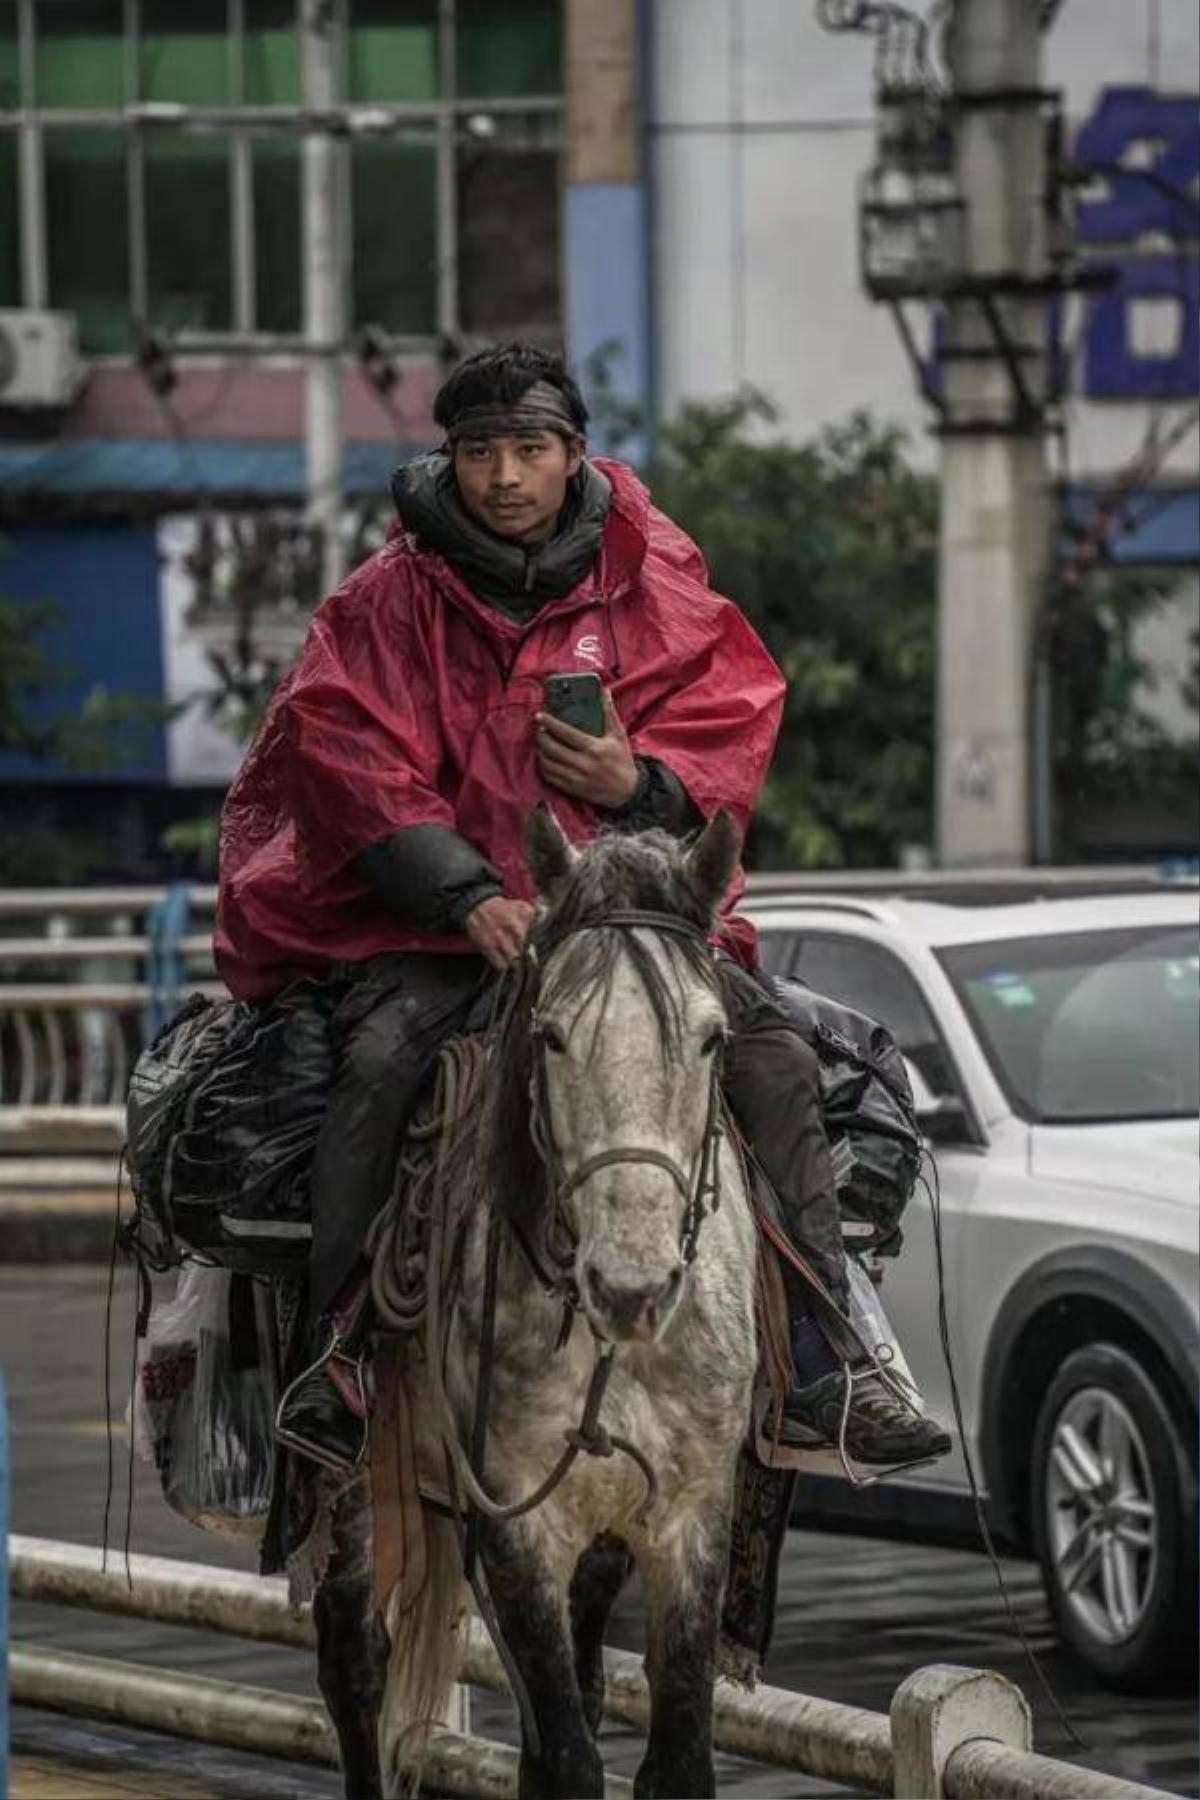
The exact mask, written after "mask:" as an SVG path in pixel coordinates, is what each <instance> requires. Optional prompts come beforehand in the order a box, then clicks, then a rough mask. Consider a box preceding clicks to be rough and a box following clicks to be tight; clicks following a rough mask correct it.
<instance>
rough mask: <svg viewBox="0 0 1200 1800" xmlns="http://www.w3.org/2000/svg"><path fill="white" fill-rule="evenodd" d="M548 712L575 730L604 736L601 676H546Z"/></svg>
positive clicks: (591, 735)
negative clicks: (572, 726)
mask: <svg viewBox="0 0 1200 1800" xmlns="http://www.w3.org/2000/svg"><path fill="white" fill-rule="evenodd" d="M545 688H546V711H547V712H548V713H549V714H550V715H551V717H552V718H555V719H561V720H562V722H563V724H564V725H574V727H575V729H576V731H586V732H587V733H588V735H589V736H590V737H603V736H604V690H603V688H602V686H601V684H600V677H599V676H598V675H590V674H570V675H547V677H546V683H545Z"/></svg>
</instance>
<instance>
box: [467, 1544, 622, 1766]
mask: <svg viewBox="0 0 1200 1800" xmlns="http://www.w3.org/2000/svg"><path fill="white" fill-rule="evenodd" d="M535 1517H536V1515H535ZM479 1554H480V1561H481V1562H482V1564H483V1572H484V1574H485V1576H486V1577H487V1585H488V1593H489V1595H490V1596H491V1602H492V1605H493V1607H494V1608H495V1612H496V1618H497V1622H498V1623H499V1626H500V1630H501V1633H502V1634H503V1637H504V1641H505V1644H506V1646H507V1648H508V1651H509V1653H510V1655H511V1656H512V1658H513V1661H514V1662H515V1664H516V1666H517V1670H518V1672H519V1674H520V1677H521V1679H522V1681H523V1682H524V1685H525V1691H526V1694H527V1695H528V1699H529V1704H530V1707H531V1710H532V1712H533V1717H534V1720H535V1722H536V1725H537V1732H538V1739H539V1741H538V1743H536V1744H534V1743H531V1742H530V1740H529V1739H528V1737H527V1736H526V1735H525V1732H524V1728H523V1727H522V1740H521V1776H520V1784H519V1790H518V1791H519V1800H589V1797H591V1796H600V1795H603V1793H604V1765H603V1763H602V1762H601V1760H600V1752H599V1751H598V1750H597V1748H596V1745H595V1741H594V1739H593V1737H592V1734H591V1732H590V1730H589V1729H588V1722H587V1718H586V1717H585V1714H584V1707H583V1697H582V1695H581V1694H580V1691H579V1680H578V1677H577V1676H576V1673H575V1658H574V1655H573V1653H572V1646H571V1638H570V1632H569V1629H568V1623H567V1605H566V1591H565V1590H566V1582H565V1580H563V1581H559V1580H557V1579H556V1576H555V1572H554V1570H553V1568H552V1567H551V1565H550V1563H549V1561H548V1559H547V1558H546V1557H544V1556H542V1555H540V1554H539V1550H538V1539H537V1528H536V1525H534V1524H531V1523H529V1522H528V1521H526V1520H518V1521H516V1522H514V1523H511V1524H500V1523H497V1522H495V1521H493V1520H489V1521H488V1522H487V1523H486V1524H485V1525H483V1526H482V1528H481V1530H480V1534H479Z"/></svg>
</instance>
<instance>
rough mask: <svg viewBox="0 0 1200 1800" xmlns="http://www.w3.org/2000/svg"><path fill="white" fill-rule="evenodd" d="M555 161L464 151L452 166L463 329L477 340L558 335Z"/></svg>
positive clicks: (544, 154) (549, 155) (535, 155)
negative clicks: (543, 333)
mask: <svg viewBox="0 0 1200 1800" xmlns="http://www.w3.org/2000/svg"><path fill="white" fill-rule="evenodd" d="M558 167H559V163H558V157H557V156H556V155H555V154H554V153H553V152H552V151H545V150H475V149H473V148H472V149H464V150H463V151H462V152H461V153H460V156H459V161H458V234H459V235H458V285H459V314H460V317H461V319H462V324H463V329H464V330H465V331H470V332H478V333H480V334H481V335H483V336H494V335H498V334H500V333H504V332H509V333H516V334H519V333H522V332H524V331H526V330H531V331H534V332H537V331H549V332H555V333H557V332H558V330H559V329H560V319H561V305H560V298H559V248H558V219H559V205H558Z"/></svg>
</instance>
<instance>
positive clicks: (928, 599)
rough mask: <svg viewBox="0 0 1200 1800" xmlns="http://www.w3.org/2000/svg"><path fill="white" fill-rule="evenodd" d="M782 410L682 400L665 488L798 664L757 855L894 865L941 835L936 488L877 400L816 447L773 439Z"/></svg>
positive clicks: (660, 452) (656, 473) (663, 476)
mask: <svg viewBox="0 0 1200 1800" xmlns="http://www.w3.org/2000/svg"><path fill="white" fill-rule="evenodd" d="M774 419H775V414H774V411H773V409H772V408H771V406H770V405H769V403H768V402H767V401H766V400H764V399H763V398H762V397H761V396H760V395H758V394H756V393H754V392H751V391H746V392H743V393H742V394H740V395H738V396H736V397H735V398H733V399H729V400H724V401H716V402H706V403H704V404H693V405H690V406H686V407H685V408H684V409H683V410H682V412H681V413H680V414H679V417H678V418H677V419H676V420H675V421H674V422H673V423H672V424H670V425H668V426H667V427H665V428H664V429H663V431H662V432H661V434H660V436H659V439H658V442H657V445H656V448H655V453H654V456H653V459H652V464H651V468H650V471H649V473H650V480H651V485H652V489H653V492H654V498H655V500H656V502H657V503H658V504H659V505H660V506H662V507H663V508H664V510H665V511H666V512H668V513H669V514H670V515H671V517H672V518H674V519H676V520H678V522H679V523H680V524H681V525H682V526H683V528H684V529H685V530H686V531H687V532H689V533H690V535H691V536H693V537H694V538H695V539H696V541H697V543H698V544H699V545H700V547H701V549H702V550H703V552H704V554H705V556H706V558H707V560H708V563H709V570H710V574H711V578H712V583H713V586H714V587H715V588H716V589H717V590H718V591H719V592H722V593H726V594H728V595H729V596H730V597H731V598H732V599H734V600H736V601H737V603H738V605H739V606H741V607H742V608H743V610H744V611H745V612H746V613H747V615H748V616H749V618H750V620H751V622H752V623H753V624H754V626H755V628H756V630H757V631H758V632H759V633H760V635H761V636H762V638H763V639H764V641H765V643H766V644H767V646H768V648H769V649H770V651H771V652H772V654H773V655H774V656H775V658H776V660H777V661H778V662H779V664H780V666H781V667H782V669H783V672H784V674H785V675H786V677H787V682H788V693H787V701H786V706H785V711H784V717H783V724H782V728H781V731H780V735H779V744H778V748H777V751H776V756H775V761H774V765H773V767H772V771H771V775H770V777H769V779H768V782H767V787H766V791H765V793H764V796H763V801H762V805H761V807H760V811H759V816H758V821H757V823H756V826H755V833H754V841H753V843H752V845H751V851H752V854H753V856H754V860H755V861H756V862H757V863H758V864H759V865H760V866H767V867H793V868H817V867H822V866H824V867H836V866H848V867H859V868H862V867H868V866H871V865H874V866H880V865H886V864H890V863H894V862H895V861H896V860H897V857H898V856H899V854H900V851H901V848H902V847H903V846H904V845H906V844H917V845H928V844H929V843H930V841H931V836H932V787H933V690H934V601H935V591H936V549H937V489H936V485H935V483H934V482H933V480H932V479H931V478H930V477H928V476H926V475H923V474H920V473H918V472H917V471H916V470H914V469H913V468H912V466H911V464H910V463H909V462H908V460H907V458H906V455H905V446H904V438H903V434H902V433H901V432H899V431H897V430H893V429H890V428H887V427H881V426H878V425H876V424H874V423H873V422H872V421H871V420H870V418H869V417H868V416H867V415H866V414H863V413H856V414H854V415H853V416H852V417H851V418H850V419H849V420H848V421H847V422H846V423H845V424H841V425H837V426H832V427H829V428H827V429H825V430H823V431H822V432H820V433H819V434H818V436H817V437H816V438H814V439H813V440H812V441H811V442H808V443H804V444H789V443H785V442H780V441H778V440H775V439H773V438H771V437H769V436H768V435H767V431H766V429H765V428H769V427H770V425H771V424H772V423H773V422H774Z"/></svg>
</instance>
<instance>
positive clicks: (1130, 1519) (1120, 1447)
mask: <svg viewBox="0 0 1200 1800" xmlns="http://www.w3.org/2000/svg"><path fill="white" fill-rule="evenodd" d="M1195 1491H1196V1490H1195V1479H1194V1476H1193V1474H1192V1468H1191V1463H1190V1460H1189V1455H1188V1451H1187V1448H1186V1445H1185V1441H1184V1438H1183V1434H1182V1433H1181V1431H1180V1429H1179V1426H1178V1425H1177V1424H1176V1421H1175V1419H1174V1418H1173V1417H1172V1415H1171V1412H1170V1410H1169V1408H1168V1406H1167V1405H1166V1403H1165V1401H1164V1399H1163V1396H1162V1394H1161V1393H1160V1391H1159V1389H1158V1388H1157V1387H1156V1386H1155V1384H1154V1382H1153V1380H1152V1379H1151V1377H1150V1376H1149V1375H1148V1374H1147V1372H1146V1370H1145V1369H1144V1368H1143V1367H1142V1365H1141V1363H1139V1362H1138V1361H1137V1360H1136V1358H1135V1357H1133V1356H1131V1355H1130V1353H1129V1352H1128V1351H1127V1350H1123V1349H1121V1348H1120V1347H1119V1346H1118V1345H1116V1344H1092V1345H1089V1346H1087V1347H1086V1348H1084V1349H1081V1350H1075V1351H1073V1352H1072V1353H1071V1355H1070V1356H1068V1357H1067V1358H1066V1360H1065V1362H1064V1363H1063V1364H1062V1367H1061V1368H1060V1369H1059V1370H1058V1373H1057V1374H1056V1375H1055V1377H1054V1379H1053V1381H1051V1383H1050V1385H1049V1387H1048V1389H1047V1391H1046V1396H1045V1399H1044V1400H1043V1402H1042V1405H1041V1409H1040V1411H1039V1413H1038V1420H1037V1427H1036V1430H1035V1432H1034V1439H1033V1454H1032V1461H1031V1468H1030V1502H1031V1512H1030V1516H1031V1519H1032V1522H1033V1536H1034V1543H1035V1545H1036V1548H1037V1555H1038V1560H1039V1562H1040V1563H1041V1567H1042V1576H1043V1579H1044V1581H1045V1584H1046V1593H1047V1596H1048V1598H1049V1601H1050V1607H1051V1610H1052V1612H1053V1614H1054V1617H1055V1621H1056V1623H1057V1625H1058V1630H1059V1635H1060V1637H1061V1638H1062V1640H1063V1642H1064V1643H1065V1644H1067V1645H1068V1646H1069V1647H1070V1648H1071V1649H1072V1650H1074V1651H1075V1652H1076V1653H1077V1654H1078V1655H1079V1656H1080V1657H1081V1658H1082V1659H1083V1660H1084V1661H1085V1662H1086V1663H1087V1664H1088V1666H1089V1667H1090V1668H1091V1669H1092V1670H1093V1671H1094V1673H1095V1674H1096V1675H1097V1676H1098V1677H1099V1678H1100V1680H1101V1681H1103V1682H1104V1683H1105V1684H1106V1685H1108V1686H1110V1687H1115V1688H1118V1689H1121V1690H1124V1691H1125V1692H1129V1693H1138V1692H1144V1691H1146V1690H1147V1689H1149V1688H1161V1687H1163V1686H1168V1687H1171V1688H1175V1687H1176V1686H1179V1687H1190V1686H1191V1684H1192V1682H1193V1681H1194V1678H1195V1671H1196V1623H1197V1621H1196V1548H1195V1531H1194V1523H1195V1510H1196V1509H1195Z"/></svg>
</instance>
